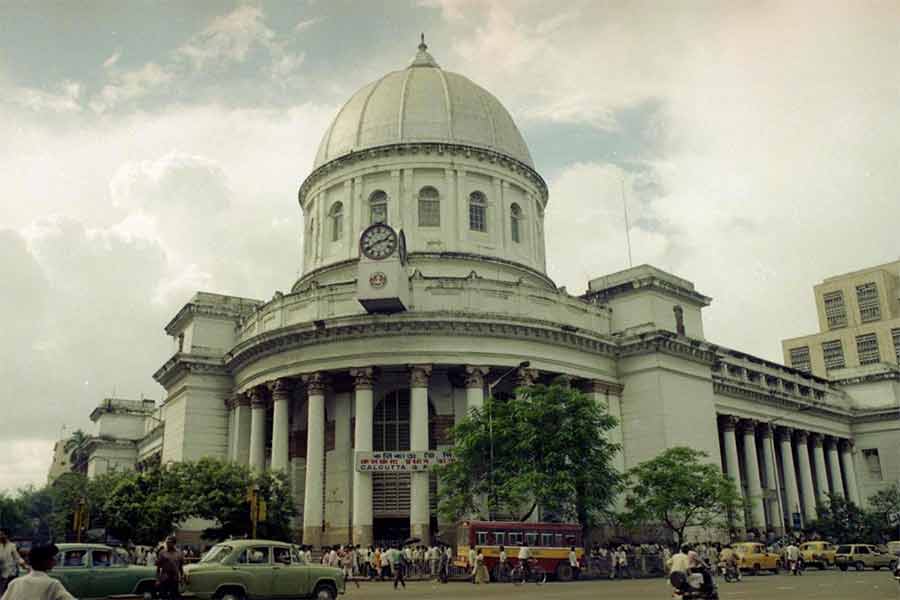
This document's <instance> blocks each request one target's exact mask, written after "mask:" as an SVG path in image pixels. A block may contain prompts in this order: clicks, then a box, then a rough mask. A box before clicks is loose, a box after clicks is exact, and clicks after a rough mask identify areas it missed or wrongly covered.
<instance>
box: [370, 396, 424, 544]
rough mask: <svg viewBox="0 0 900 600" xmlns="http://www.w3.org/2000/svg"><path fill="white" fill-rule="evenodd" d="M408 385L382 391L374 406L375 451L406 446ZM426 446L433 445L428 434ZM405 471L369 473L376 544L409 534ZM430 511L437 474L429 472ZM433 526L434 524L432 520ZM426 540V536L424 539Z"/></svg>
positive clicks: (402, 538)
mask: <svg viewBox="0 0 900 600" xmlns="http://www.w3.org/2000/svg"><path fill="white" fill-rule="evenodd" d="M409 403H410V393H409V389H408V388H402V389H398V390H394V391H392V392H389V393H387V394H385V395H384V396H383V397H382V398H381V400H380V401H379V402H378V404H377V405H376V406H375V414H374V415H373V420H372V447H373V450H374V451H376V452H382V451H403V450H409V449H410V448H409V443H410V442H409ZM434 415H435V411H434V407H433V406H432V404H431V401H430V400H429V402H428V420H429V430H430V431H431V430H433V423H434ZM429 448H430V449H432V450H434V449H435V448H436V444H435V440H434V435H429ZM409 481H410V477H409V473H373V474H372V517H373V529H374V531H373V539H374V542H375V545H376V546H379V545H380V546H389V545H392V544H395V543H401V542H403V540H404V539H406V538H408V537H409ZM429 487H430V489H431V494H430V500H431V514H432V521H434V520H435V515H436V509H437V494H436V491H437V477H436V476H435V475H434V474H432V476H431V485H430V486H429ZM433 526H436V524H434V525H433ZM426 543H427V540H426Z"/></svg>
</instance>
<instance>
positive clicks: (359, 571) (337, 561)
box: [300, 544, 453, 587]
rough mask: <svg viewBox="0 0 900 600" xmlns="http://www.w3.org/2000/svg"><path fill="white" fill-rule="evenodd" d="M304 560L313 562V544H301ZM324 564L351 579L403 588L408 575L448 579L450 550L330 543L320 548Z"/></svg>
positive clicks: (426, 547) (395, 545) (418, 546)
mask: <svg viewBox="0 0 900 600" xmlns="http://www.w3.org/2000/svg"><path fill="white" fill-rule="evenodd" d="M300 549H301V552H303V553H304V555H305V559H306V561H307V562H312V547H311V546H301V547H300ZM321 562H322V564H323V565H326V566H329V567H334V568H337V569H341V570H342V571H343V572H344V576H345V577H346V578H347V579H348V580H350V579H356V578H361V579H370V580H378V581H384V580H386V579H387V580H389V581H393V582H394V587H398V586H403V587H406V581H405V580H406V578H407V577H433V578H435V579H441V580H442V581H447V579H448V578H449V575H450V565H451V564H452V562H453V551H452V549H451V548H449V547H441V546H436V545H433V546H424V545H406V546H402V547H401V545H400V544H392V545H390V546H384V547H382V546H368V547H363V546H359V545H356V546H353V545H344V546H340V545H338V546H329V547H324V548H322V558H321Z"/></svg>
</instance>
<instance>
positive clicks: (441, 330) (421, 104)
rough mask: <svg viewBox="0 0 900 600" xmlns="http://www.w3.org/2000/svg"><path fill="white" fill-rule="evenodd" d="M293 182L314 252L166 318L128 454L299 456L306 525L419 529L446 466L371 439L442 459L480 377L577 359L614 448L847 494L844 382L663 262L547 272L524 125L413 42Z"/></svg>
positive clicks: (778, 496)
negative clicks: (709, 322) (148, 413)
mask: <svg viewBox="0 0 900 600" xmlns="http://www.w3.org/2000/svg"><path fill="white" fill-rule="evenodd" d="M298 199H299V202H300V205H301V207H302V210H303V213H304V215H305V236H304V248H303V258H304V262H303V264H304V270H303V273H302V275H301V276H300V278H299V279H298V280H297V281H296V282H295V283H294V284H293V286H292V287H291V291H290V293H287V294H282V293H276V294H275V296H274V297H273V298H272V299H271V300H269V301H259V300H251V299H245V298H237V297H231V296H223V295H218V294H210V293H198V294H196V295H195V296H194V298H192V299H191V301H190V302H189V303H188V304H186V305H185V306H184V308H182V309H181V310H180V311H179V312H178V314H177V315H176V316H175V317H174V318H173V319H172V320H171V321H170V322H169V324H168V325H167V326H166V328H165V329H166V332H167V333H168V334H169V335H171V336H172V337H173V339H174V340H175V344H176V352H175V354H174V355H173V356H172V357H171V359H170V360H168V361H167V362H166V363H165V364H164V365H163V366H162V367H161V368H160V369H159V370H158V371H157V372H156V374H155V378H156V380H157V381H158V382H159V383H160V384H161V385H162V386H163V387H164V388H165V389H166V399H165V402H164V404H163V406H162V417H163V419H164V423H165V426H164V434H162V435H159V434H152V435H151V434H148V435H147V436H146V437H145V438H144V439H143V440H141V441H139V442H138V443H137V450H136V452H137V459H138V460H141V459H144V458H146V457H147V456H151V455H153V454H161V459H162V461H163V462H168V461H172V460H174V461H178V460H189V459H196V458H199V457H201V456H218V457H223V458H228V459H230V460H234V461H238V462H240V463H243V464H248V465H250V466H251V467H252V468H254V469H273V470H283V471H286V472H287V473H289V474H290V476H291V478H292V481H293V490H294V493H295V497H296V499H297V504H298V510H299V512H300V515H301V517H300V520H302V539H303V541H304V542H305V543H311V544H314V545H319V544H321V543H345V542H347V541H349V540H352V541H353V542H354V543H359V544H370V543H372V542H373V541H385V540H395V539H402V538H403V537H406V536H408V535H412V536H417V537H421V538H423V539H428V538H429V535H430V534H433V533H435V532H437V531H438V530H443V529H445V527H447V526H449V525H451V524H445V523H442V522H440V521H439V519H438V517H437V513H436V510H435V505H436V499H435V492H436V483H435V480H434V477H433V476H432V475H431V474H430V473H429V471H428V470H419V471H411V472H410V471H404V470H396V471H379V470H377V469H381V468H385V467H383V466H381V465H378V466H371V463H366V462H365V461H366V460H368V459H370V458H372V456H373V455H372V453H373V452H384V451H410V453H411V454H410V456H415V457H416V459H417V460H419V461H421V462H423V463H427V462H428V461H430V460H435V459H437V458H439V457H440V452H439V451H440V450H442V449H445V448H447V447H448V445H449V443H450V440H449V438H448V431H449V429H450V427H452V426H453V424H454V423H456V422H458V421H459V420H460V419H461V418H462V417H463V416H464V415H465V414H466V411H467V410H468V409H469V408H471V407H474V406H479V405H481V404H482V403H483V402H484V398H485V397H486V395H487V394H488V393H494V394H508V393H511V391H512V390H513V389H514V387H515V386H516V385H517V384H519V383H520V382H529V381H539V380H549V379H552V378H554V377H556V376H557V375H559V374H565V375H568V376H569V377H570V378H571V379H572V381H573V382H574V385H578V386H581V387H582V388H583V389H584V390H585V391H586V392H587V393H589V394H591V395H592V396H593V397H594V398H596V400H597V401H602V402H603V403H604V404H605V405H606V406H608V409H609V411H610V412H612V413H613V414H614V415H615V416H616V417H617V418H619V419H620V421H621V425H620V426H619V427H618V428H616V430H614V431H613V432H612V434H611V435H612V436H613V438H614V439H615V441H619V442H622V443H623V452H622V453H621V454H620V455H619V456H618V457H617V466H618V468H620V469H625V468H629V467H631V466H634V465H635V464H637V463H638V462H640V461H643V460H647V459H649V458H652V457H653V456H655V455H656V454H658V453H659V452H660V451H662V450H664V449H665V448H667V447H671V446H676V445H689V446H692V447H694V448H698V449H701V450H705V451H707V452H708V453H709V455H710V457H711V458H712V460H714V461H715V462H717V463H719V464H722V465H723V466H724V469H725V470H726V471H727V472H728V473H729V474H730V475H732V476H733V477H735V478H736V480H737V481H739V482H740V483H741V489H742V490H743V493H744V494H745V495H746V496H747V497H748V499H749V501H750V502H749V505H750V507H751V510H750V511H749V513H748V516H747V518H748V523H750V524H752V525H754V526H756V527H757V528H760V529H766V528H772V529H775V530H780V529H781V527H783V525H784V523H785V521H786V520H787V522H791V519H792V517H793V515H794V514H795V513H799V514H800V515H801V518H803V519H810V518H812V517H813V516H814V511H815V500H816V499H817V498H821V497H823V494H824V493H826V492H829V491H833V492H835V493H841V494H848V495H849V496H850V497H851V498H857V499H858V496H859V491H858V490H859V487H858V486H857V483H856V475H855V464H856V463H855V460H856V459H855V458H854V457H855V454H854V453H853V452H852V445H851V444H850V442H851V440H853V438H854V436H855V430H854V427H855V425H854V415H855V411H857V408H856V407H855V405H854V403H853V401H852V399H851V398H850V397H849V396H848V394H847V393H846V392H845V391H844V390H843V389H840V388H837V387H836V386H834V385H831V384H830V383H829V381H828V380H826V379H823V378H819V377H814V376H812V375H809V374H808V373H804V372H801V371H799V370H797V369H793V368H788V367H785V366H782V365H779V364H776V363H771V362H768V361H765V360H762V359H759V358H756V357H753V356H748V355H746V354H743V353H740V352H737V351H732V350H728V349H725V348H721V347H718V346H715V345H712V344H710V343H708V342H707V341H705V338H704V334H703V325H702V320H701V309H702V308H703V307H705V306H707V305H708V304H709V303H710V298H708V297H706V296H704V295H702V294H700V293H698V292H697V291H696V290H695V289H694V286H693V284H692V283H690V282H689V281H686V280H684V279H681V278H679V277H675V276H673V275H670V274H668V273H664V272H662V271H660V270H658V269H655V268H653V267H650V266H640V267H635V268H632V269H628V270H626V271H622V272H620V273H615V274H612V275H608V276H605V277H600V278H597V279H594V280H592V281H590V282H589V284H588V291H587V292H586V293H585V294H584V295H582V296H573V295H570V294H568V293H566V291H565V290H563V289H558V288H557V287H556V285H555V284H554V283H553V281H552V280H551V278H550V277H549V276H548V275H547V273H546V269H545V265H546V254H545V252H546V250H545V241H544V215H545V210H546V207H547V203H548V201H549V199H548V193H547V186H546V183H545V182H544V180H543V179H542V178H541V176H540V174H539V173H538V172H537V170H536V169H535V165H534V163H533V161H532V158H531V155H530V153H529V150H528V146H527V144H526V143H525V140H524V139H523V137H522V135H521V133H520V132H519V130H518V128H517V127H516V124H515V122H514V121H513V119H512V117H511V116H510V114H509V113H508V111H507V110H506V109H505V108H504V107H503V105H502V104H501V103H500V101H499V100H497V98H495V97H494V96H493V95H492V94H491V93H489V92H488V91H486V90H485V89H483V88H482V87H480V86H478V85H476V84H475V83H473V82H472V81H470V80H469V79H467V78H465V77H464V76H462V75H459V74H456V73H452V72H449V71H445V70H443V69H441V68H440V67H439V66H438V64H437V63H436V62H435V60H434V59H433V58H432V56H431V55H430V54H429V53H428V51H427V48H426V47H425V45H424V43H423V44H422V45H420V46H419V51H418V54H417V55H416V56H415V58H414V60H413V61H412V63H411V64H410V65H409V66H408V67H407V68H405V69H403V70H400V71H394V72H391V73H389V74H387V75H385V76H384V77H382V78H381V79H379V80H378V81H375V82H373V83H370V84H368V85H366V86H364V87H363V88H361V89H360V90H359V91H358V92H356V93H355V94H354V95H353V96H352V97H351V98H350V100H349V101H348V102H347V103H346V104H345V105H344V107H343V108H342V109H341V110H340V112H339V113H338V115H337V116H336V117H335V119H334V122H333V123H332V124H331V126H330V127H329V128H328V130H327V132H326V133H325V135H324V138H323V139H322V142H321V145H320V147H319V151H318V154H317V156H316V160H315V164H314V168H313V171H312V173H311V174H310V175H309V177H307V178H306V180H305V181H304V182H303V184H302V186H301V187H300V190H299V196H298ZM501 376H502V377H501ZM776 417H777V421H778V423H777V424H778V426H779V427H778V428H777V431H776V428H775V426H774V424H773V420H774V419H775V418H776ZM736 427H737V429H738V430H739V431H740V432H741V433H740V435H736V434H735V429H736ZM155 430H156V429H154V431H155ZM773 431H774V432H775V433H777V437H774V434H773ZM823 444H824V445H823ZM429 451H434V453H433V454H428V452H429ZM393 468H395V469H400V467H393ZM813 474H815V479H813ZM298 533H299V532H298Z"/></svg>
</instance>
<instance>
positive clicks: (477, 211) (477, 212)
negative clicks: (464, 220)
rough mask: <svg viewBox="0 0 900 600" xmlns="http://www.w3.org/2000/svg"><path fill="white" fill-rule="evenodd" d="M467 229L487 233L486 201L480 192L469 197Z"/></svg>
mask: <svg viewBox="0 0 900 600" xmlns="http://www.w3.org/2000/svg"><path fill="white" fill-rule="evenodd" d="M469 229H471V230H472V231H487V199H486V198H485V197H484V194H482V193H481V192H472V193H471V194H470V195H469Z"/></svg>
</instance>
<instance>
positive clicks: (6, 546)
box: [0, 530, 25, 595]
mask: <svg viewBox="0 0 900 600" xmlns="http://www.w3.org/2000/svg"><path fill="white" fill-rule="evenodd" d="M18 567H22V568H24V567H25V561H24V560H22V557H21V556H19V551H18V550H17V549H16V545H15V544H14V543H12V542H11V541H9V538H8V537H7V536H6V532H5V531H3V530H0V595H2V594H3V592H5V591H6V586H7V585H9V582H10V581H11V580H12V578H13V577H15V576H16V570H17V568H18Z"/></svg>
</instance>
